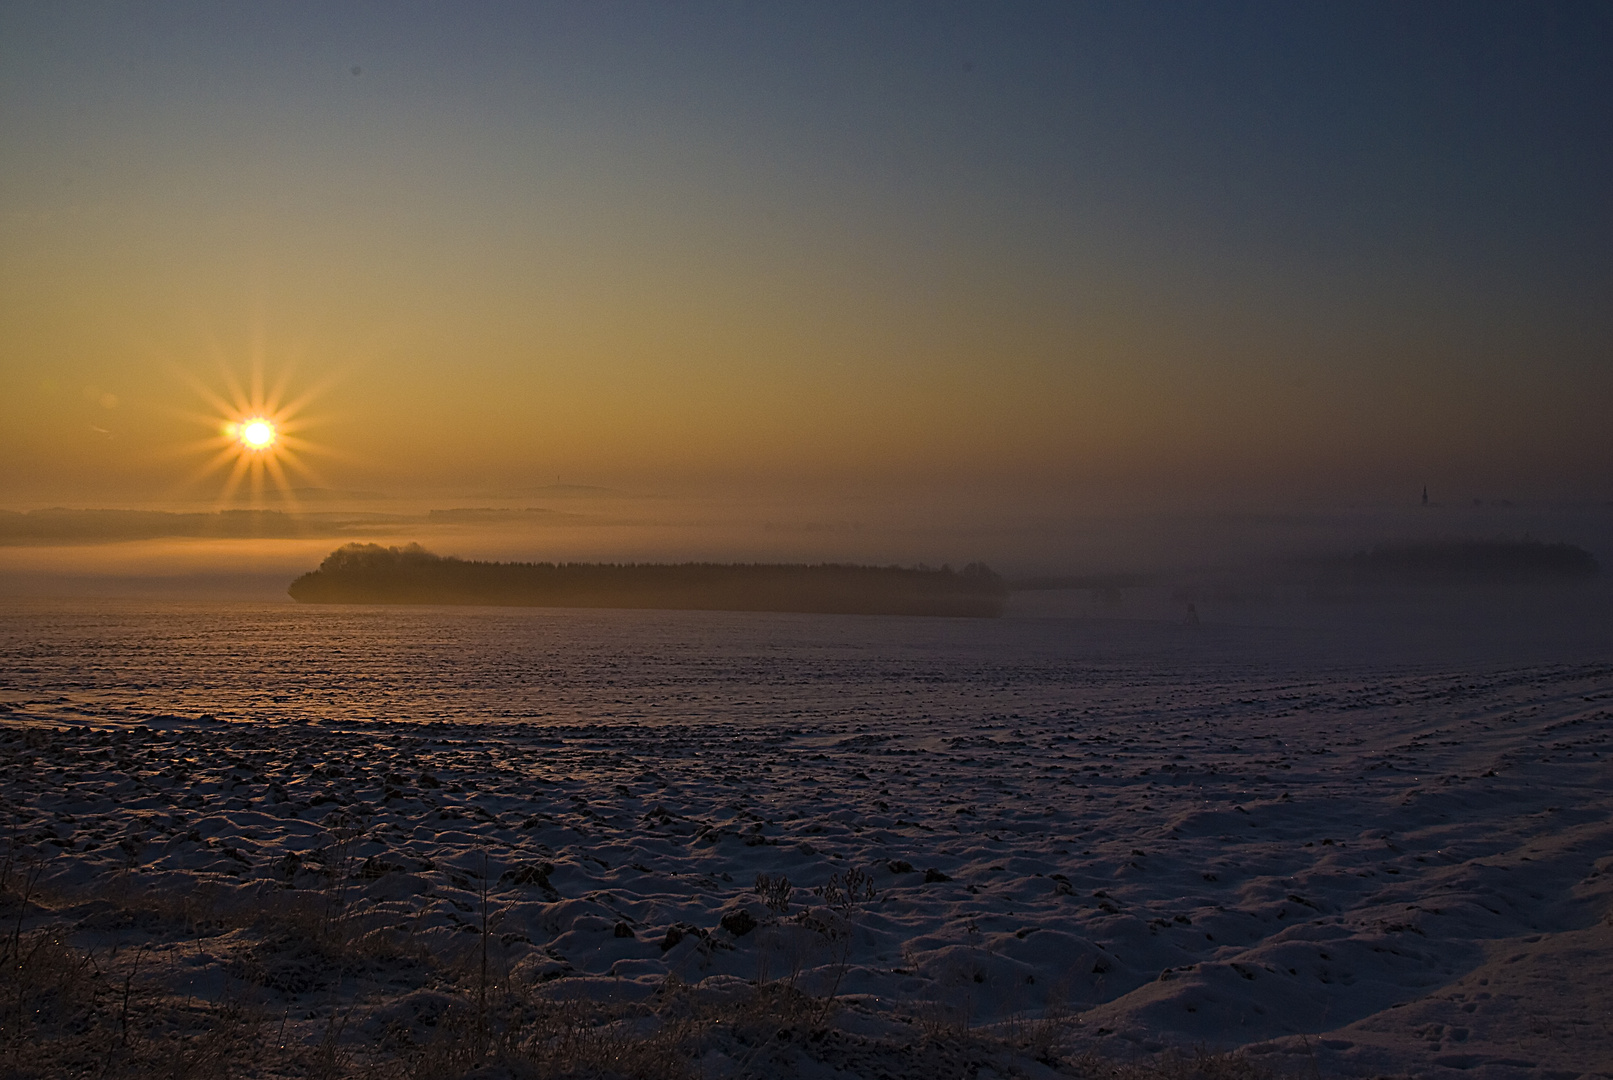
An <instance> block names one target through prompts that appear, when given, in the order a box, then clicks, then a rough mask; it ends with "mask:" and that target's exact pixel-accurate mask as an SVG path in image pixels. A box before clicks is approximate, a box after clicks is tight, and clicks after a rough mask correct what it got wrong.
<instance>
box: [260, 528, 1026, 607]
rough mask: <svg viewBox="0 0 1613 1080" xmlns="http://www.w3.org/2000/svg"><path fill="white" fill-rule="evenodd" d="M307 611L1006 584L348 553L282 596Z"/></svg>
mask: <svg viewBox="0 0 1613 1080" xmlns="http://www.w3.org/2000/svg"><path fill="white" fill-rule="evenodd" d="M287 591H288V592H289V593H290V594H291V596H292V598H293V599H295V600H297V601H300V602H302V603H309V604H484V605H494V606H506V607H594V608H669V609H676V610H703V611H796V612H818V613H825V614H846V615H951V616H972V617H977V618H993V617H996V616H998V615H1001V614H1002V608H1003V601H1004V600H1005V599H1006V597H1007V595H1008V587H1007V584H1006V583H1005V582H1004V581H1003V579H1002V578H1000V577H998V576H997V575H996V574H995V573H993V572H992V571H991V570H990V569H988V568H987V567H985V566H983V565H980V564H972V565H970V566H966V567H964V569H962V570H957V571H955V570H952V569H950V568H948V567H943V568H941V569H939V570H931V569H927V568H922V567H921V568H917V569H909V568H904V567H897V566H849V565H843V564H822V565H816V566H808V565H799V564H792V565H769V564H760V563H755V564H719V563H678V564H661V563H626V564H611V563H494V562H475V561H471V560H466V559H458V558H453V557H450V556H440V555H434V554H432V553H431V552H429V551H427V550H425V549H424V548H422V547H420V546H419V545H418V544H411V545H408V546H407V547H382V546H381V545H379V544H347V545H344V546H343V547H340V548H337V549H336V550H335V551H333V552H331V554H330V555H329V556H328V557H327V558H326V559H325V561H324V562H322V563H321V564H320V566H319V569H318V570H315V571H314V572H312V573H308V574H304V575H303V576H302V577H299V578H298V579H297V580H295V581H293V582H292V583H291V586H290V588H289V589H288V590H287Z"/></svg>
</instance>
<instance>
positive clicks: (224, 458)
mask: <svg viewBox="0 0 1613 1080" xmlns="http://www.w3.org/2000/svg"><path fill="white" fill-rule="evenodd" d="M176 373H177V374H179V375H180V377H181V378H182V379H183V381H185V382H187V383H189V384H190V386H191V388H192V389H193V390H194V391H196V393H197V394H199V395H200V396H201V397H202V398H203V399H204V400H205V401H207V402H208V404H209V405H210V406H211V407H212V408H211V410H210V413H200V414H195V413H185V414H183V415H186V416H189V417H191V418H193V419H195V420H198V421H201V422H202V423H204V424H206V425H207V426H208V427H209V428H211V429H212V431H213V435H212V436H211V437H210V438H207V439H205V440H200V441H198V442H195V443H191V444H189V445H188V446H186V447H184V448H183V449H181V450H179V451H177V453H179V454H181V455H185V456H188V455H189V454H191V453H196V452H204V453H207V454H209V455H210V457H209V460H208V461H207V462H206V463H205V464H203V465H201V466H200V467H199V468H198V469H197V471H196V472H195V473H194V474H193V476H192V477H191V479H190V481H189V482H190V483H196V482H199V481H201V480H203V479H204V478H205V477H207V476H208V475H210V474H216V473H218V472H221V471H222V472H224V473H225V474H226V475H225V477H224V484H223V487H222V489H221V490H220V491H219V493H218V501H219V504H220V505H221V506H227V505H229V504H232V503H235V502H236V501H237V500H238V499H241V498H243V497H244V498H245V499H246V500H247V501H248V504H249V505H250V506H254V507H261V506H264V505H265V504H266V500H268V501H269V502H270V503H272V504H278V505H280V506H284V507H286V508H288V509H292V510H296V509H297V508H298V507H297V503H298V499H297V490H298V489H297V488H295V487H294V486H293V479H292V478H293V476H295V477H297V478H298V479H299V480H300V481H301V482H302V483H304V484H308V483H311V484H314V485H316V486H322V485H323V481H322V480H321V479H320V478H319V477H318V476H317V475H315V474H314V472H313V471H312V470H311V469H310V468H309V466H308V463H307V461H306V460H305V458H306V455H308V454H315V453H317V454H328V453H330V451H329V449H328V448H325V447H319V446H315V445H314V444H313V443H311V442H309V441H308V439H307V438H306V436H305V435H304V429H305V428H307V427H308V426H309V419H308V418H307V417H306V416H305V415H303V412H304V409H305V407H306V406H307V405H308V403H309V402H310V401H311V400H312V399H313V398H314V397H316V396H318V395H319V393H320V392H321V390H322V387H315V388H310V389H306V390H304V391H303V392H302V393H300V394H297V395H288V393H287V391H288V388H289V383H290V381H291V375H290V372H289V371H288V372H283V373H282V374H281V376H280V377H279V378H278V379H277V380H276V381H275V382H274V383H273V384H272V385H267V386H266V385H265V379H264V376H263V370H262V365H261V363H254V364H253V370H252V373H251V378H250V381H249V383H247V384H245V385H243V384H242V383H241V382H240V381H238V380H237V379H236V378H235V377H234V375H233V374H232V373H231V372H230V370H229V369H228V368H227V367H224V366H223V365H221V372H220V373H221V375H222V376H223V380H224V382H225V384H226V390H225V392H224V393H218V392H215V391H214V390H213V389H212V388H211V387H210V386H208V385H207V384H205V383H203V382H202V381H201V380H200V379H198V378H196V377H195V376H193V375H190V374H189V373H188V372H186V371H185V370H184V369H177V371H176Z"/></svg>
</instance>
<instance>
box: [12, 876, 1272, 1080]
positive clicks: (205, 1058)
mask: <svg viewBox="0 0 1613 1080" xmlns="http://www.w3.org/2000/svg"><path fill="white" fill-rule="evenodd" d="M6 870H7V873H6V875H5V879H4V883H3V885H0V925H3V926H4V931H5V932H4V937H3V939H0V962H3V971H4V977H3V978H0V1080H34V1078H39V1080H46V1078H50V1080H55V1078H66V1077H83V1078H94V1080H204V1078H206V1080H215V1078H216V1080H229V1078H235V1077H239V1078H242V1080H258V1078H261V1080H279V1078H289V1077H310V1078H317V1080H460V1078H469V1077H475V1078H477V1080H528V1078H533V1080H535V1078H539V1077H542V1078H579V1080H581V1078H585V1077H589V1078H591V1077H611V1078H622V1080H639V1078H642V1080H694V1078H695V1077H697V1076H700V1075H702V1072H701V1067H700V1062H701V1061H702V1059H703V1058H704V1057H705V1056H706V1055H707V1054H708V1052H710V1051H712V1050H717V1051H720V1052H721V1053H722V1054H723V1055H725V1057H726V1058H727V1060H728V1062H729V1063H730V1064H729V1066H728V1068H729V1069H730V1070H731V1074H732V1075H737V1076H755V1077H764V1076H773V1075H780V1070H782V1069H787V1068H788V1067H789V1066H788V1062H790V1061H800V1060H802V1059H803V1055H804V1056H805V1058H807V1059H814V1060H815V1059H817V1057H818V1056H819V1055H826V1056H824V1057H823V1058H822V1060H824V1061H825V1062H826V1063H827V1062H829V1061H830V1060H831V1059H832V1058H833V1057H834V1055H835V1054H839V1055H841V1057H840V1059H837V1060H842V1061H843V1060H844V1059H845V1058H846V1057H847V1055H852V1056H855V1055H858V1054H861V1055H864V1056H867V1055H869V1054H872V1055H875V1056H876V1057H877V1058H878V1059H879V1060H880V1061H881V1062H883V1063H885V1064H884V1065H882V1066H881V1069H882V1071H887V1072H889V1073H890V1074H891V1075H893V1076H905V1075H911V1076H914V1077H924V1078H926V1080H927V1078H929V1077H932V1076H940V1075H946V1074H948V1072H949V1070H951V1069H953V1067H954V1066H957V1067H958V1068H964V1069H965V1072H967V1071H968V1069H967V1068H966V1067H965V1066H966V1065H967V1063H968V1062H977V1061H986V1060H991V1061H995V1062H998V1063H999V1064H1000V1065H1005V1066H1006V1067H1007V1068H1008V1070H1009V1071H1010V1072H1012V1071H1013V1069H1014V1063H1015V1062H1016V1061H1019V1062H1024V1061H1028V1060H1031V1059H1034V1060H1037V1061H1040V1062H1042V1063H1044V1065H1052V1066H1056V1068H1057V1069H1058V1071H1059V1072H1061V1073H1063V1074H1065V1075H1070V1076H1074V1077H1082V1078H1091V1080H1262V1078H1265V1077H1269V1076H1270V1075H1271V1074H1270V1073H1269V1072H1267V1071H1265V1070H1263V1069H1261V1068H1259V1067H1258V1066H1257V1065H1256V1064H1255V1063H1252V1062H1250V1061H1248V1060H1247V1059H1244V1058H1242V1057H1239V1056H1237V1055H1219V1056H1218V1055H1209V1054H1200V1055H1196V1056H1183V1055H1174V1054H1169V1053H1167V1054H1165V1055H1163V1056H1159V1057H1155V1058H1151V1059H1148V1060H1146V1061H1131V1062H1125V1063H1118V1062H1115V1061H1112V1060H1108V1059H1102V1058H1098V1057H1093V1056H1088V1057H1079V1058H1070V1057H1068V1056H1066V1057H1064V1058H1063V1059H1062V1060H1061V1058H1060V1052H1061V1046H1062V1045H1063V1044H1064V1043H1065V1042H1066V1040H1067V1038H1068V1035H1069V1032H1070V1021H1069V1020H1068V1019H1067V1017H1066V1016H1065V1015H1064V1014H1063V1013H1062V1012H1061V1011H1060V1010H1058V1009H1053V1010H1050V1011H1049V1012H1048V1013H1046V1014H1045V1015H1043V1016H1041V1017H1037V1018H1034V1019H1026V1020H1020V1021H1011V1022H1009V1023H1007V1024H1003V1025H998V1026H997V1027H996V1028H994V1029H992V1030H989V1031H986V1030H975V1031H971V1030H970V1029H969V1028H968V1025H967V1022H966V1016H965V1015H964V1014H962V1013H960V1012H959V1011H958V1010H955V1009H954V1010H945V1009H935V1010H931V1011H929V1012H924V1011H923V1010H921V1011H920V1015H918V1016H917V1017H916V1018H915V1020H914V1022H913V1024H912V1026H911V1030H912V1031H913V1040H912V1042H911V1043H910V1044H908V1045H905V1046H902V1047H896V1046H885V1045H883V1044H877V1043H874V1042H870V1041H869V1040H866V1039H860V1038H859V1037H857V1036H853V1035H849V1034H846V1033H844V1032H840V1031H838V1030H837V1029H836V1028H835V1027H834V1023H833V1021H834V1014H835V1012H836V1011H837V1010H838V1009H839V1008H841V1007H842V1004H841V1003H840V1002H838V1001H836V1000H835V998H834V994H833V991H832V990H831V991H830V992H829V993H827V994H823V993H819V994H809V993H806V992H804V990H803V989H802V988H801V987H800V986H799V985H797V984H796V983H795V982H794V981H778V982H765V981H759V982H758V983H756V984H753V985H751V986H750V987H749V988H748V989H742V990H736V989H731V990H729V991H728V992H726V993H721V994H719V993H711V992H704V991H701V990H699V989H697V988H691V987H688V986H685V985H682V984H681V983H679V982H678V981H677V980H676V979H675V978H672V977H669V978H668V980H667V982H666V984H665V985H664V986H663V988H662V989H661V991H659V992H658V993H657V994H656V995H655V996H654V997H653V998H652V999H650V1000H648V1001H643V1002H638V1003H634V1004H624V1003H619V1002H618V1003H608V1002H607V1003H595V1002H575V1001H559V1000H555V999H554V998H553V997H552V996H546V991H547V990H551V989H553V988H554V987H553V985H551V986H548V987H543V986H522V985H516V984H515V983H513V982H512V980H511V979H509V978H508V976H507V975H506V974H505V973H504V972H503V971H502V969H501V966H500V965H498V964H496V963H493V962H491V961H490V958H489V951H488V943H489V940H490V939H491V938H492V935H491V933H490V931H489V925H490V920H489V918H488V911H487V901H486V899H485V898H484V911H483V913H482V914H483V918H482V920H481V927H480V929H481V932H480V933H479V934H474V935H473V934H465V935H461V936H462V937H464V938H466V939H474V940H465V941H462V942H455V943H454V945H453V949H452V951H451V952H447V951H437V952H433V951H431V950H428V949H426V948H425V947H424V946H423V945H422V944H421V943H420V942H419V941H418V940H416V939H415V938H414V936H413V935H412V934H411V933H410V932H409V930H408V929H407V928H406V927H405V928H399V927H396V926H387V925H379V924H374V923H370V922H367V921H366V920H365V918H363V917H360V916H355V915H354V914H352V912H351V910H350V909H349V908H348V906H347V905H346V903H345V900H344V899H343V898H342V897H341V896H340V895H338V896H337V899H336V900H334V901H333V898H332V893H333V891H334V890H335V889H337V888H345V886H336V885H333V886H332V887H331V888H330V889H313V890H295V891H292V890H282V891H275V892H269V893H264V894H261V895H258V896H256V897H254V898H252V899H250V900H249V901H244V900H241V899H239V898H238V897H232V896H230V895H228V894H221V893H217V892H210V891H208V890H207V889H205V888H197V889H194V890H192V891H190V892H188V893H184V894H173V893H161V892H156V891H152V890H149V889H144V888H141V887H140V886H138V885H137V884H136V883H135V881H134V880H131V879H130V878H129V877H128V876H123V877H120V878H119V879H118V880H116V881H113V882H111V883H109V885H108V887H103V888H101V889H98V890H97V895H96V896H94V897H86V896H73V895H67V894H64V893H53V892H51V891H49V890H46V889H42V888H40V887H39V878H38V876H37V875H35V874H31V873H30V872H29V868H28V867H27V866H25V865H16V864H14V865H12V866H9V867H7V868H6ZM853 884H856V883H853ZM109 941H110V942H115V943H116V944H115V945H108V944H106V943H107V942H109ZM92 943H96V944H92ZM199 969H205V970H206V971H208V972H210V973H211V974H210V976H209V977H210V978H212V979H213V982H212V983H211V984H210V985H209V987H208V988H207V989H208V992H207V993H206V994H203V995H200V996H193V995H192V993H191V992H190V991H189V990H187V986H188V985H189V986H192V987H193V986H194V983H188V982H187V980H194V979H195V978H196V977H197V976H196V972H197V971H198V970H199ZM220 978H222V980H223V982H222V989H220V983H219V979H220ZM366 979H368V981H367V982H366V981H365V980H366ZM366 988H367V989H366ZM414 992H420V993H424V994H427V995H428V996H430V998H431V1000H432V1001H434V1002H437V1003H439V1007H438V1008H437V1009H436V1011H435V1012H433V1013H432V1015H431V1016H430V1017H429V1018H428V1019H426V1020H420V1019H419V1018H418V1017H416V1018H414V1020H411V1019H410V1018H409V1017H407V1016H404V1015H402V1014H400V1012H399V1010H398V1004H397V1003H398V1002H399V1001H400V1000H402V999H404V998H406V997H407V996H409V995H410V994H411V993H414ZM366 994H367V995H368V1000H366ZM288 1031H289V1033H288ZM999 1071H1001V1068H999ZM960 1075H962V1074H961V1073H960Z"/></svg>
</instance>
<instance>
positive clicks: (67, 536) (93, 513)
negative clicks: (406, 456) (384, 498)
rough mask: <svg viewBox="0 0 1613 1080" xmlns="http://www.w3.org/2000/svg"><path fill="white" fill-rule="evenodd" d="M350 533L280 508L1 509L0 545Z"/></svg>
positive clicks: (340, 525) (338, 524)
mask: <svg viewBox="0 0 1613 1080" xmlns="http://www.w3.org/2000/svg"><path fill="white" fill-rule="evenodd" d="M344 532H346V533H348V534H349V535H351V533H352V530H351V529H349V528H348V527H347V526H346V525H345V524H344V523H341V522H332V521H323V520H314V519H311V518H309V517H306V516H298V515H293V514H287V513H284V512H282V511H280V510H220V511H217V512H214V513H170V512H168V511H165V510H66V509H60V508H55V509H49V510H31V511H29V512H27V513H18V512H16V511H13V510H0V546H20V545H31V544H96V543H112V542H116V541H120V540H151V539H156V538H159V537H192V536H194V537H218V538H231V539H235V538H246V537H252V538H290V537H308V536H339V535H341V534H342V533H344Z"/></svg>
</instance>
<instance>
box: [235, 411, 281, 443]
mask: <svg viewBox="0 0 1613 1080" xmlns="http://www.w3.org/2000/svg"><path fill="white" fill-rule="evenodd" d="M233 426H234V427H235V438H236V440H237V441H238V442H240V444H241V445H242V446H244V447H246V448H247V449H248V450H268V449H269V448H271V447H272V446H274V444H275V442H276V441H277V440H278V439H279V437H280V432H279V431H277V430H276V429H275V426H274V421H273V420H268V419H265V418H264V417H261V416H254V417H252V418H250V419H247V420H243V421H241V422H240V423H239V424H235V425H233Z"/></svg>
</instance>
